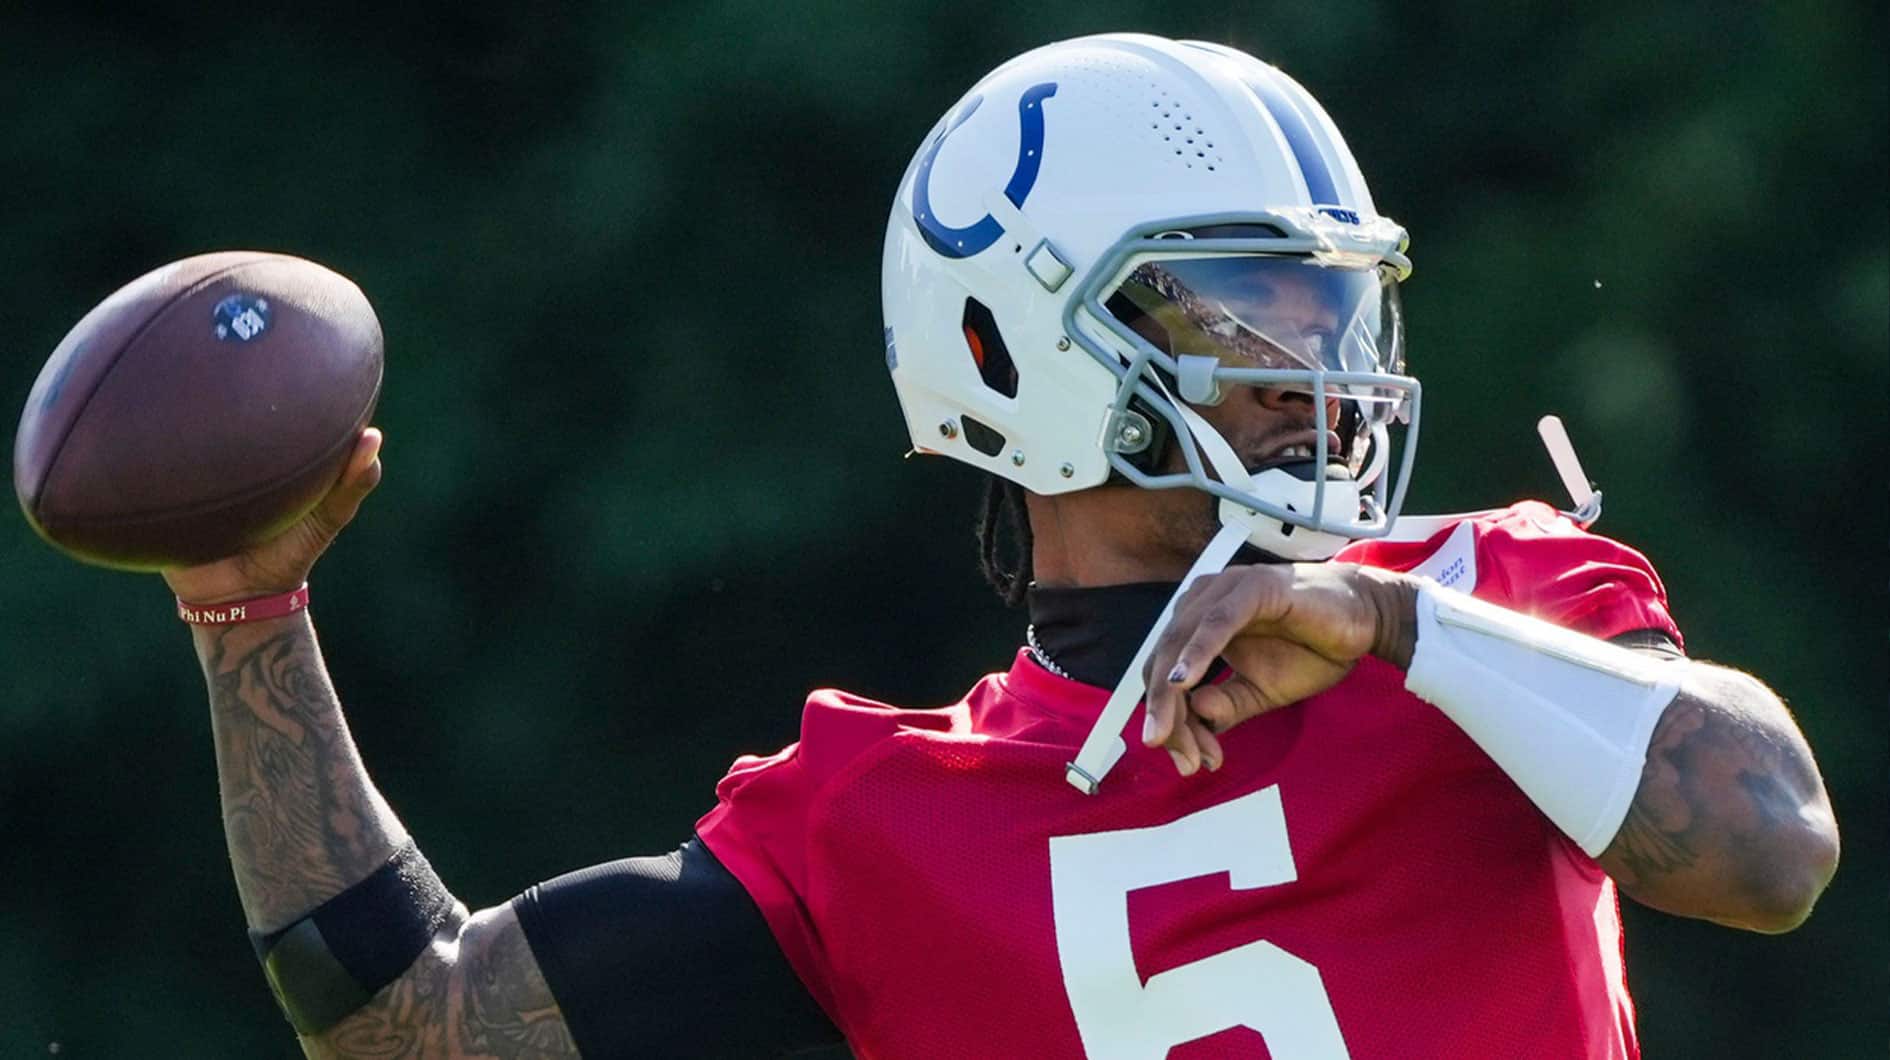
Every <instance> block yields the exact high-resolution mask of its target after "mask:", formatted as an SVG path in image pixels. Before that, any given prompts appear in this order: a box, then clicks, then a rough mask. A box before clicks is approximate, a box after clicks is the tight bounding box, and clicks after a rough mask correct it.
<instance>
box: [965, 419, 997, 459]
mask: <svg viewBox="0 0 1890 1060" xmlns="http://www.w3.org/2000/svg"><path fill="white" fill-rule="evenodd" d="M958 421H959V422H960V423H962V424H964V426H965V444H966V445H969V446H971V447H972V448H973V449H976V450H977V451H978V452H980V453H983V454H984V455H986V456H996V455H998V454H999V453H1001V452H1003V451H1004V436H1003V435H1001V434H999V433H998V432H996V431H994V430H992V429H991V428H990V427H987V426H985V424H984V423H983V422H982V421H979V420H975V419H972V418H971V417H970V416H960V417H958Z"/></svg>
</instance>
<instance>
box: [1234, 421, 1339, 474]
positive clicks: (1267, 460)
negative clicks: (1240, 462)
mask: <svg viewBox="0 0 1890 1060" xmlns="http://www.w3.org/2000/svg"><path fill="white" fill-rule="evenodd" d="M1318 445H1319V432H1317V431H1312V430H1305V431H1293V432H1290V433H1288V434H1283V435H1281V436H1280V437H1279V438H1277V439H1276V440H1275V441H1274V442H1273V444H1272V445H1269V446H1267V447H1266V448H1265V449H1263V450H1261V452H1260V458H1259V459H1258V460H1253V461H1249V462H1248V465H1247V467H1248V470H1250V471H1265V470H1266V469H1267V468H1270V467H1279V466H1281V465H1283V464H1298V463H1309V462H1310V461H1312V460H1313V458H1314V457H1315V456H1316V455H1317V454H1318V449H1317V447H1318ZM1326 463H1327V464H1328V465H1333V464H1337V465H1343V464H1344V463H1345V458H1344V455H1343V454H1342V452H1341V450H1340V448H1339V436H1338V435H1337V434H1336V433H1334V432H1332V431H1327V432H1326Z"/></svg>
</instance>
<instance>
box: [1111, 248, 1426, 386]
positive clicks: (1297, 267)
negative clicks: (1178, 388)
mask: <svg viewBox="0 0 1890 1060" xmlns="http://www.w3.org/2000/svg"><path fill="white" fill-rule="evenodd" d="M1106 305H1107V308H1108V309H1109V311H1110V312H1111V313H1112V314H1113V315H1115V316H1116V318H1117V319H1118V320H1119V321H1121V323H1123V324H1124V325H1126V326H1128V327H1129V328H1131V329H1132V330H1134V331H1135V332H1136V333H1137V334H1139V335H1141V336H1142V337H1143V338H1145V339H1147V340H1148V341H1149V342H1150V344H1152V345H1153V346H1155V348H1156V349H1158V350H1161V351H1162V352H1163V353H1166V354H1168V355H1169V356H1171V357H1175V358H1180V357H1184V356H1200V357H1212V358H1214V359H1216V360H1217V361H1219V362H1220V367H1221V369H1264V370H1272V371H1288V372H1312V371H1320V370H1323V371H1326V372H1360V373H1372V374H1393V375H1402V374H1403V372H1404V316H1403V313H1402V311H1401V310H1400V308H1399V303H1398V282H1397V277H1396V275H1395V274H1394V273H1393V272H1392V270H1391V269H1390V268H1389V267H1382V266H1381V267H1379V268H1375V269H1359V268H1340V267H1335V266H1329V265H1322V264H1320V263H1318V262H1316V261H1314V260H1313V259H1310V258H1306V257H1285V256H1266V255H1239V254H1212V255H1204V256H1201V257H1193V258H1189V257H1166V256H1164V257H1161V258H1157V259H1153V260H1148V261H1144V262H1142V263H1141V264H1140V265H1138V266H1136V268H1135V269H1134V271H1132V272H1131V273H1130V274H1129V276H1128V278H1127V279H1125V280H1123V282H1122V284H1121V285H1120V286H1119V287H1117V288H1116V291H1115V292H1114V294H1113V295H1111V296H1110V298H1109V299H1108V300H1107V303H1106ZM1229 381H1231V382H1241V383H1249V384H1252V385H1265V386H1274V387H1278V388H1281V389H1289V390H1305V391H1307V392H1310V391H1311V389H1312V387H1313V385H1314V384H1313V379H1312V377H1311V376H1310V375H1308V376H1306V377H1304V378H1300V379H1297V380H1295V379H1291V378H1290V377H1287V378H1275V379H1270V380H1260V379H1239V378H1234V379H1230V380H1229ZM1327 393H1328V394H1329V395H1330V396H1333V397H1338V398H1343V399H1349V400H1350V401H1351V402H1354V403H1355V404H1354V406H1353V409H1354V411H1355V412H1356V413H1357V415H1358V416H1359V417H1361V418H1362V419H1363V420H1364V421H1365V422H1367V423H1383V422H1385V421H1387V420H1389V419H1390V418H1391V417H1392V416H1393V415H1394V414H1395V413H1396V412H1397V411H1398V407H1399V405H1400V404H1401V403H1402V401H1403V400H1404V397H1405V394H1406V391H1405V390H1404V389H1403V388H1395V387H1387V386H1374V385H1372V384H1371V383H1370V382H1368V381H1357V380H1354V381H1346V382H1340V381H1330V382H1328V384H1327Z"/></svg>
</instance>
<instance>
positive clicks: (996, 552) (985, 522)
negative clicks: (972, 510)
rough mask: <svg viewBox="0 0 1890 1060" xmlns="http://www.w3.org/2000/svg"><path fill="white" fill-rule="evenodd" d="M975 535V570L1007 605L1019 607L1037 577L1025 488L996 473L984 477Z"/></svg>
mask: <svg viewBox="0 0 1890 1060" xmlns="http://www.w3.org/2000/svg"><path fill="white" fill-rule="evenodd" d="M977 535H978V569H979V570H980V571H982V572H983V573H984V580H985V581H987V582H990V583H991V587H992V588H993V589H996V590H997V593H998V595H999V596H1001V597H1003V598H1004V604H1005V606H1006V607H1018V606H1021V605H1022V604H1023V602H1024V599H1025V594H1026V593H1028V592H1029V591H1030V583H1031V581H1032V579H1033V578H1035V576H1036V575H1035V572H1034V571H1033V570H1032V569H1031V562H1030V552H1031V547H1032V544H1033V542H1032V540H1031V536H1030V512H1029V510H1028V509H1027V508H1026V507H1025V506H1024V487H1022V486H1019V485H1018V484H1017V483H1015V482H1012V481H1011V480H1009V479H1005V478H999V477H997V476H996V475H992V476H991V477H989V478H987V479H986V480H985V483H984V502H983V504H982V506H981V509H980V513H979V516H978V526H977ZM1007 544H1008V546H1009V547H1008V548H1007V547H1006V545H1007Z"/></svg>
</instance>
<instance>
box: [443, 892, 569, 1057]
mask: <svg viewBox="0 0 1890 1060" xmlns="http://www.w3.org/2000/svg"><path fill="white" fill-rule="evenodd" d="M492 928H493V930H492V931H491V937H490V939H489V940H488V941H487V942H486V943H485V945H483V946H482V947H480V949H479V952H477V953H476V954H472V955H469V956H467V957H466V959H464V960H462V962H461V966H460V977H461V980H462V981H461V984H460V998H461V1000H460V1012H459V1033H460V1037H461V1040H462V1043H463V1045H464V1048H465V1051H466V1053H467V1054H468V1055H477V1056H493V1057H502V1058H504V1060H554V1058H558V1057H574V1056H576V1055H577V1046H576V1045H575V1044H574V1043H573V1042H572V1041H571V1029H570V1028H569V1027H567V1026H565V1022H564V1015H563V1013H561V1012H560V1011H559V1010H558V1003H557V1002H556V1001H554V1000H552V997H551V987H549V986H548V985H546V983H545V977H544V974H543V973H541V972H540V971H539V970H538V962H537V961H536V960H535V959H533V957H532V952H531V946H530V945H529V944H528V943H527V942H526V941H525V931H524V929H523V928H520V927H519V924H518V918H517V917H516V916H515V915H513V913H512V912H511V910H510V909H506V910H505V911H504V912H503V913H501V914H499V915H498V916H497V917H496V918H495V922H494V924H493V925H492Z"/></svg>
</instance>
